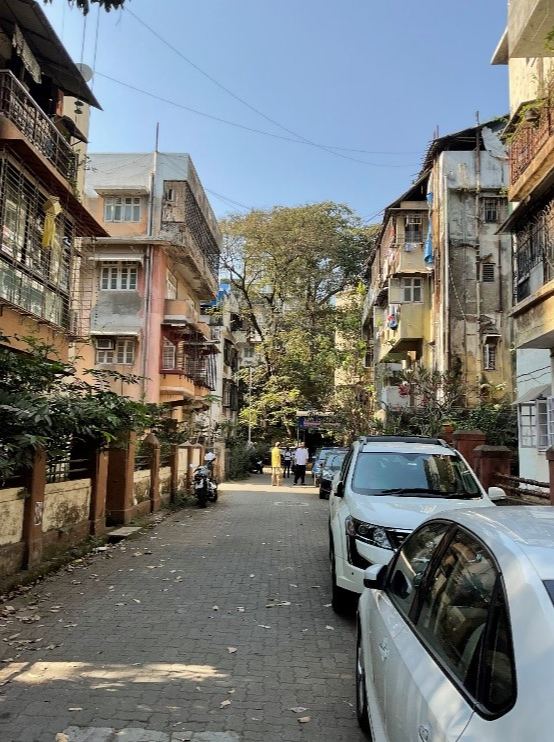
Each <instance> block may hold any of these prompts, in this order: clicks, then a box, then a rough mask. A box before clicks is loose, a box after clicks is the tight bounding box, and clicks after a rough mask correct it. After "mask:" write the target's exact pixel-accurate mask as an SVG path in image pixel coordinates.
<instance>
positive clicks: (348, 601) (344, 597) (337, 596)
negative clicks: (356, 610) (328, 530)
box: [329, 541, 356, 615]
mask: <svg viewBox="0 0 554 742" xmlns="http://www.w3.org/2000/svg"><path fill="white" fill-rule="evenodd" d="M329 559H330V561H331V606H332V607H333V610H334V611H335V613H338V614H339V615H345V614H349V613H352V609H353V607H354V605H355V598H356V596H355V595H354V594H353V593H351V592H350V590H345V589H344V588H343V587H339V586H338V585H337V571H336V566H335V548H334V546H333V542H332V541H331V543H330V547H329Z"/></svg>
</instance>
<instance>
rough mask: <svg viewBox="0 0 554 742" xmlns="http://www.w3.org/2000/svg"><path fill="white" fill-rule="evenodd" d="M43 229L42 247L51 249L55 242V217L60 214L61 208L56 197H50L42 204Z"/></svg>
mask: <svg viewBox="0 0 554 742" xmlns="http://www.w3.org/2000/svg"><path fill="white" fill-rule="evenodd" d="M44 211H45V212H46V214H45V216H44V228H43V231H42V246H43V247H48V248H52V247H54V243H55V241H56V217H57V216H58V215H59V214H61V212H62V207H61V205H60V200H59V198H57V197H56V196H50V197H49V198H47V199H46V202H45V204H44Z"/></svg>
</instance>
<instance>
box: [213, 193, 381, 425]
mask: <svg viewBox="0 0 554 742" xmlns="http://www.w3.org/2000/svg"><path fill="white" fill-rule="evenodd" d="M222 229H223V233H224V255H223V258H224V266H225V268H226V269H227V271H228V272H229V276H230V278H231V281H232V284H233V288H234V290H235V292H236V293H237V295H238V297H239V301H240V305H241V312H242V314H243V317H244V319H245V324H246V326H247V328H248V329H249V331H250V332H251V333H252V335H253V336H254V337H256V338H257V339H258V340H259V346H258V347H259V356H260V359H261V363H260V366H259V367H258V368H257V369H255V372H254V376H253V395H252V396H253V402H252V405H251V407H247V408H246V409H243V411H242V413H241V420H242V422H243V423H245V424H246V423H247V421H248V419H249V418H250V419H252V422H253V424H254V426H255V427H257V429H258V430H257V432H258V434H261V435H263V436H264V439H269V438H271V436H272V435H273V433H275V434H277V435H278V434H280V433H279V431H283V429H284V431H285V432H286V435H287V436H292V435H293V431H294V426H295V420H296V416H295V413H296V410H298V409H305V408H308V409H318V408H321V407H323V406H324V405H326V404H327V403H328V400H329V399H330V397H331V395H332V393H333V389H334V372H335V362H336V357H335V331H336V329H337V317H338V316H339V314H340V312H339V311H338V310H337V306H336V304H335V298H336V297H337V296H338V295H339V294H340V293H341V292H342V291H344V290H345V289H346V288H348V287H351V286H353V285H355V284H356V283H357V282H358V280H359V277H360V276H361V274H362V271H363V263H364V260H365V257H366V255H367V252H368V250H369V246H370V245H371V243H372V240H373V231H372V230H371V229H368V228H367V227H365V226H364V225H363V224H362V223H361V221H360V220H359V219H358V217H356V216H355V215H354V214H353V212H352V211H351V210H350V209H348V208H347V207H346V206H343V205H340V204H334V203H330V202H325V203H319V204H309V205H306V206H299V207H287V208H285V207H276V208H274V209H271V210H269V211H259V210H258V211H252V212H250V213H249V214H246V215H237V216H233V217H231V218H229V219H228V220H227V221H226V222H224V223H223V225H222ZM358 334H359V331H358Z"/></svg>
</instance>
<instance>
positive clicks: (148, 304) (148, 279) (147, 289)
mask: <svg viewBox="0 0 554 742" xmlns="http://www.w3.org/2000/svg"><path fill="white" fill-rule="evenodd" d="M158 126H159V125H156V147H155V150H154V156H153V158H152V172H151V173H150V200H149V204H148V229H147V236H148V237H150V238H151V239H152V237H153V236H154V205H155V195H156V194H155V187H156V169H157V165H158ZM152 256H153V247H152V245H151V244H150V245H148V246H147V248H146V255H145V261H144V262H145V265H144V336H143V339H142V372H141V376H142V379H141V389H142V397H143V399H144V398H145V397H146V392H147V379H146V374H147V372H148V343H149V339H150V312H151V308H152Z"/></svg>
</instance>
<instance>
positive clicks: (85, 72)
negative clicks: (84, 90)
mask: <svg viewBox="0 0 554 742" xmlns="http://www.w3.org/2000/svg"><path fill="white" fill-rule="evenodd" d="M77 69H78V70H79V72H80V73H81V75H82V76H83V79H84V81H85V82H89V80H92V69H91V68H90V67H89V66H88V64H83V63H82V62H78V63H77Z"/></svg>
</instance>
